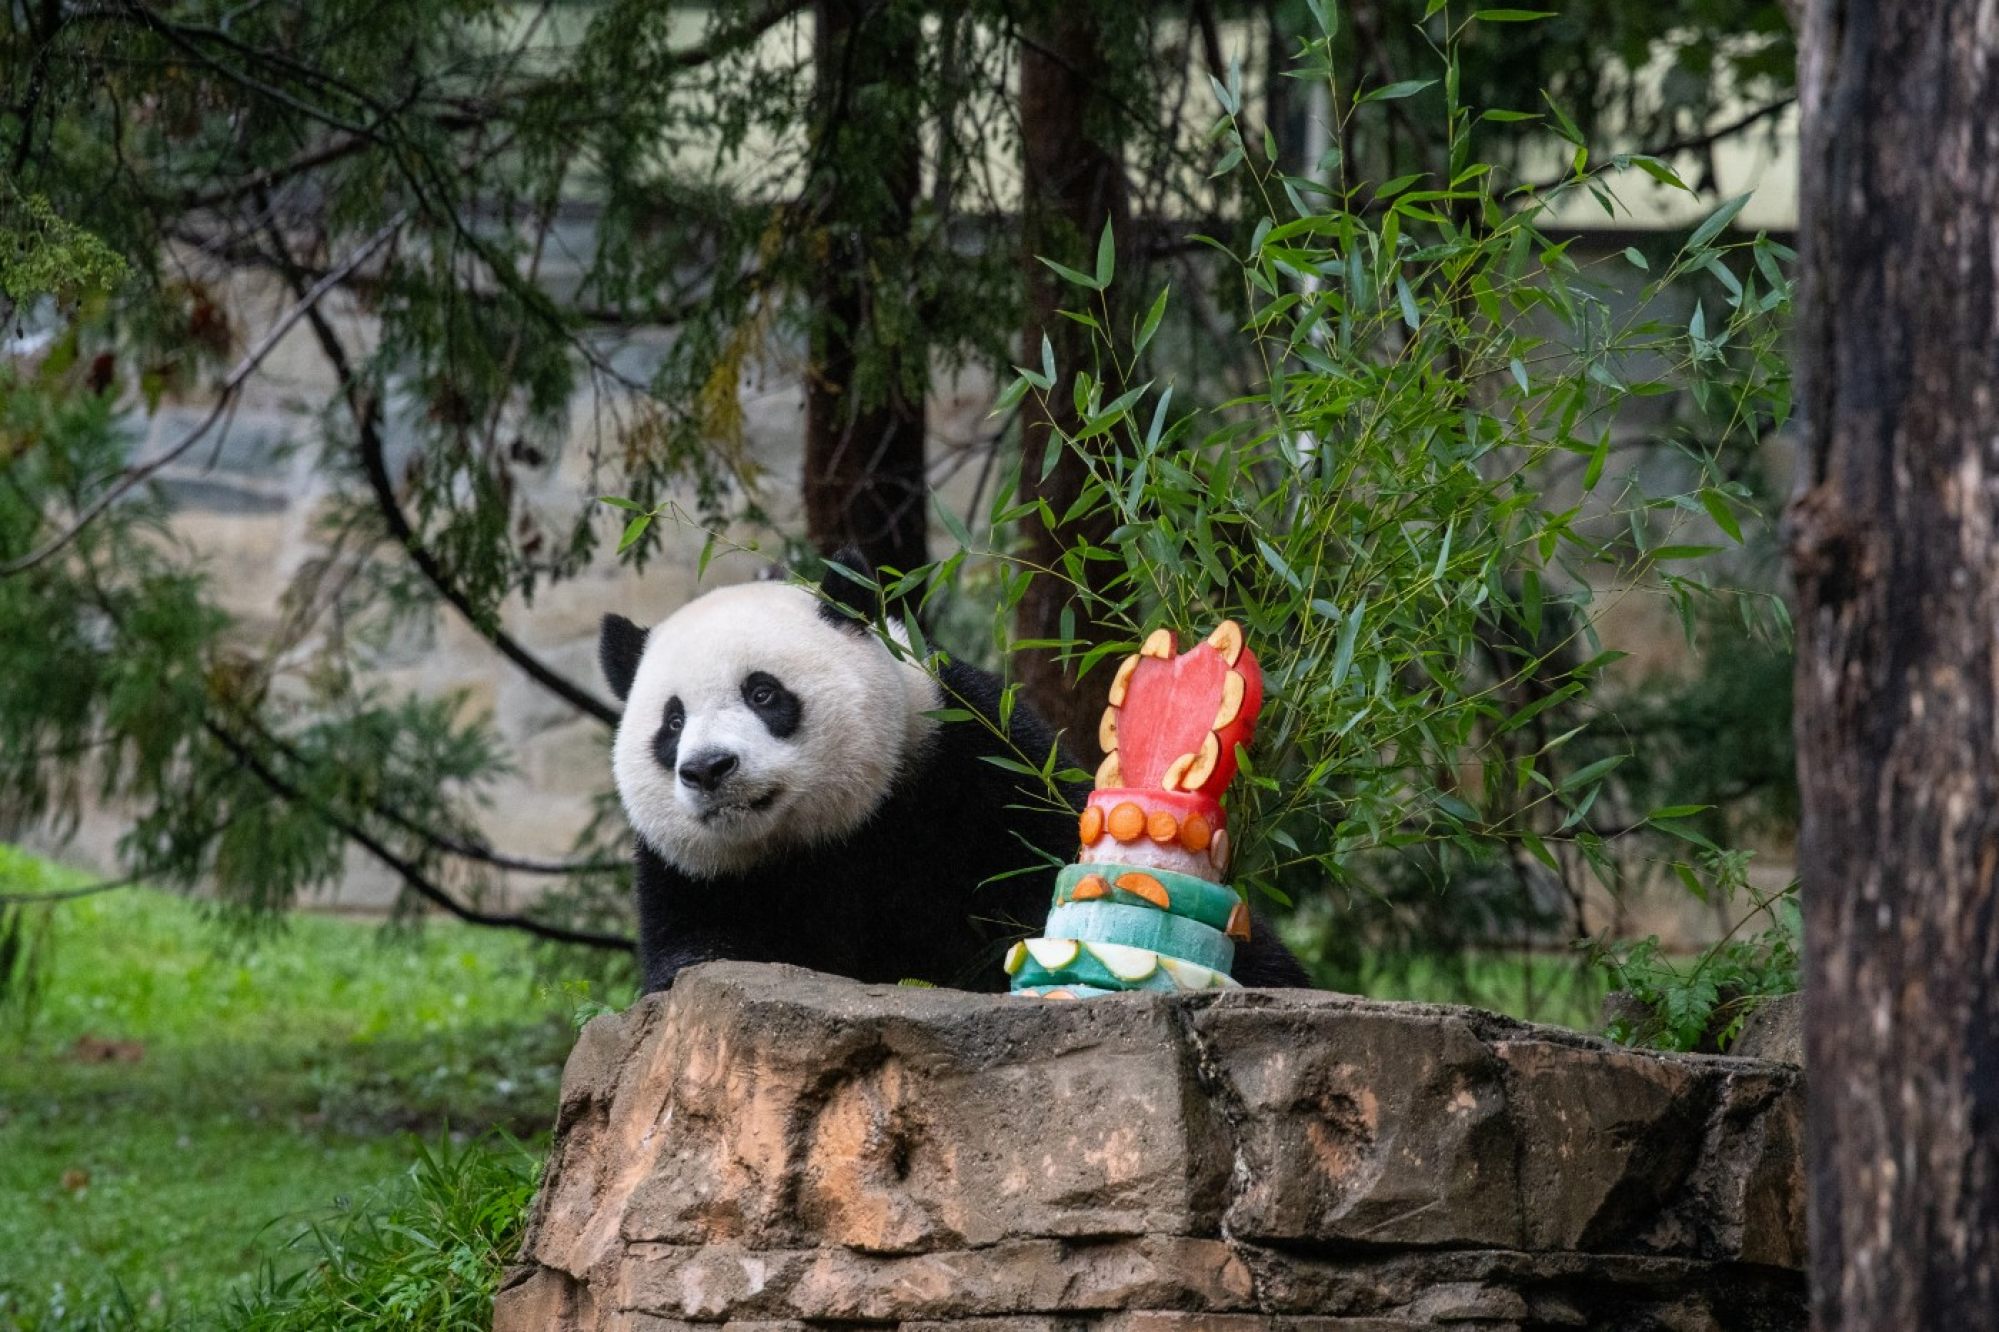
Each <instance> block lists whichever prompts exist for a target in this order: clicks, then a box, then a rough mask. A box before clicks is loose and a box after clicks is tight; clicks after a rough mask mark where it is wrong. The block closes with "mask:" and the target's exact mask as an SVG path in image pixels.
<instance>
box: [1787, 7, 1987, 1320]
mask: <svg viewBox="0 0 1999 1332" xmlns="http://www.w3.org/2000/svg"><path fill="white" fill-rule="evenodd" d="M1806 11H1807V12H1806V15H1805V23H1804V31H1803V41H1802V45H1801V59H1802V67H1801V70H1800V82H1801V85H1802V95H1803V113H1804V150H1803V158H1802V173H1801V182H1800V183H1801V192H1800V209H1801V223H1802V235H1803V255H1802V258H1803V280H1804V288H1803V317H1802V320H1801V327H1802V330H1803V332H1802V337H1801V341H1800V356H1799V373H1800V404H1801V407H1802V409H1803V415H1804V420H1805V422H1806V432H1805V433H1806V449H1805V452H1804V458H1803V460H1802V463H1801V467H1802V472H1801V476H1800V480H1799V491H1798V494H1797V496H1796V498H1795V499H1794V501H1793V506H1792V511H1791V515H1790V527H1791V531H1790V538H1791V546H1792V550H1791V555H1792V561H1793V569H1794V573H1795V576H1796V582H1797V591H1798V601H1799V611H1798V617H1797V618H1798V633H1799V638H1798V675H1797V737H1798V766H1799V777H1800V784H1801V788H1802V792H1801V793H1802V796H1803V806H1804V820H1803V827H1802V831H1801V838H1800V846H1799V868H1800V872H1801V874H1802V875H1803V880H1804V885H1805V893H1806V898H1805V910H1806V938H1807V945H1808V947H1807V961H1806V986H1805V990H1806V994H1807V995H1808V996H1809V1000H1808V1009H1807V1018H1806V1034H1805V1044H1806V1065H1807V1067H1808V1068H1810V1070H1811V1078H1810V1093H1809V1095H1810V1108H1809V1124H1810V1143H1811V1145H1810V1151H1809V1168H1810V1171H1811V1184H1812V1238H1813V1256H1812V1276H1813V1321H1814V1325H1815V1326H1816V1327H1818V1328H1821V1329H1826V1332H1833V1330H1835V1329H1861V1328H1867V1329H1880V1328H1895V1329H1908V1330H1913V1329H1927V1328H1971V1327H1999V919H1996V918H1995V905H1996V904H1999V896H1995V892H1994V872H1995V867H1999V651H1995V641H1994V635H1995V626H1999V544H1996V543H1995V539H1994V538H1995V530H1994V521H1995V516H1999V304H1995V299H1994V296H1995V286H1999V272H1996V271H1995V270H1999V226H1995V221H1994V216H1995V215H1994V210H1995V207H1999V4H1995V3H1994V0H1904V3H1899V4H1888V3H1870V2H1869V0H1812V3H1810V4H1809V5H1808V6H1806Z"/></svg>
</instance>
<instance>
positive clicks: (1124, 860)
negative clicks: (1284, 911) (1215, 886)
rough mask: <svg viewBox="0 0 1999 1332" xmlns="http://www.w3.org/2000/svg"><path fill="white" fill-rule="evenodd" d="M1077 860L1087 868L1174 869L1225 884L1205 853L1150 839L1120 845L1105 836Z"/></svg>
mask: <svg viewBox="0 0 1999 1332" xmlns="http://www.w3.org/2000/svg"><path fill="white" fill-rule="evenodd" d="M1076 860H1077V862H1078V863H1080V864H1084V865H1128V866H1131V867H1132V868H1133V869H1163V870H1173V871H1175V872H1176V873H1180V874H1191V875H1193V876H1194V877H1195V878H1197V879H1206V880H1207V881H1208V882H1209V883H1221V882H1223V879H1222V872H1221V871H1220V870H1218V869H1216V868H1215V863H1214V861H1212V860H1210V859H1209V858H1208V853H1207V852H1206V851H1189V850H1188V849H1187V848H1186V847H1184V846H1181V845H1180V844H1179V843H1177V842H1173V843H1169V844H1167V845H1165V846H1161V845H1160V844H1159V843H1157V842H1155V841H1153V840H1152V839H1151V838H1150V837H1140V838H1138V839H1137V840H1135V841H1130V842H1120V841H1118V840H1117V839H1116V838H1115V837H1112V836H1111V835H1110V834H1109V833H1106V834H1104V835H1103V836H1102V837H1099V838H1098V839H1097V841H1096V845H1094V846H1086V847H1084V848H1083V854H1082V855H1080V856H1077V857H1076Z"/></svg>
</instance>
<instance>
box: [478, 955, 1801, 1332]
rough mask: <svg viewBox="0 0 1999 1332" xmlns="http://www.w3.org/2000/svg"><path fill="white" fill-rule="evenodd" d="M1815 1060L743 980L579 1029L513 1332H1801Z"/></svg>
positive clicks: (737, 976)
mask: <svg viewBox="0 0 1999 1332" xmlns="http://www.w3.org/2000/svg"><path fill="white" fill-rule="evenodd" d="M1799 1078H1800V1074H1799V1073H1798V1071H1797V1070H1796V1069H1794V1068H1789V1067H1784V1066H1781V1065H1776V1064H1767V1063H1760V1062H1757V1061H1754V1060H1748V1059H1736V1058H1723V1057H1716V1056H1677V1057H1668V1056H1659V1055H1649V1054H1641V1053H1637V1052H1633V1051H1629V1050H1623V1049H1619V1048H1617V1047H1615V1046H1610V1045H1606V1044H1605V1043H1603V1042H1601V1041H1597V1040H1593V1039H1591V1038H1588V1037H1583V1036H1577V1035H1574V1034H1572V1033H1568V1032H1564V1031H1557V1030H1553V1029H1549V1028H1542V1027H1534V1026H1529V1025H1526V1024H1523V1023H1517V1022H1512V1021H1509V1020H1506V1019H1503V1018H1498V1017H1495V1016H1492V1015H1491V1014H1486V1013H1480V1012H1477V1011H1474V1010H1470V1009H1456V1008H1441V1007H1433V1006H1428V1005H1418V1004H1389V1003H1376V1002H1369V1001H1365V1000H1359V999H1350V998H1345V997H1342V996H1337V995H1327V994H1315V993H1309V992H1303V991H1236V992H1231V993H1223V994H1215V995H1202V996H1188V997H1165V996H1154V995H1129V996H1119V997H1116V998H1107V999H1098V1000H1091V1001H1088V1002H1083V1003H1067V1004H1065V1003H1046V1002H1035V1001H1029V1000H1022V999H1013V998H1006V997H992V996H981V995H969V994H959V993H955V992H950V991H942V990H925V989H900V988H895V987H882V986H863V985H857V984H854V983H851V982H847V981H841V980H835V979H833V978H830V977H825V976H819V975H815V974H813V973H810V972H805V971H799V970H797V969H795V968H789V967H769V966H751V965H745V964H739V963H717V964H712V965H709V966H705V967H700V968H697V969H695V970H693V971H689V972H685V973H683V974H682V976H681V978H680V980H679V982H678V984H677V985H676V986H675V988H674V990H673V992H672V994H671V995H670V996H655V997H653V998H651V999H648V1000H645V1001H643V1002H641V1003H640V1004H638V1005H636V1006H635V1007H634V1008H632V1010H631V1011H630V1012H628V1013H625V1014H622V1015H619V1016H615V1017H604V1018H599V1019H598V1020H596V1021H595V1022H593V1023H591V1024H590V1025H589V1026H588V1027H587V1028H585V1029H584V1032H583V1036H582V1038H581V1040H580V1041H579V1042H578V1044H577V1047H576V1051H575V1053H574V1054H573V1055H572V1056H571V1057H570V1061H569V1067H568V1070H567V1072H566V1073H565V1075H564V1079H563V1092H562V1107H561V1114H560V1119H559V1121H558V1125H557V1130H556V1141H555V1147H554V1150H553V1152H552V1154H551V1156H550V1159H549V1164H548V1172H547V1176H546V1182H545V1184H544V1187H543V1190H542V1194H541V1197H540V1198H539V1199H538V1200H537V1202H536V1205H535V1211H534V1216H533V1218H532V1220H531V1223H530V1226H529V1231H528V1236H527V1239H526V1241H525V1243H524V1245H523V1248H522V1253H521V1259H520V1264H519V1266H518V1267H517V1268H516V1269H515V1270H514V1271H513V1273H511V1274H510V1277H509V1279H508V1282H507V1284H506V1288H505V1289H504V1290H503V1291H502V1293H501V1296H500V1299H499V1304H498V1313H497V1323H496V1329H497V1332H547V1330H549V1329H564V1330H568V1329H585V1328H592V1329H594V1328H605V1329H620V1330H623V1332H666V1330H667V1329H674V1328H681V1327H687V1326H692V1325H695V1324H708V1325H713V1324H721V1323H726V1324H729V1325H730V1327H731V1328H744V1329H747V1328H752V1327H758V1328H761V1327H770V1328H776V1327H792V1326H798V1325H800V1324H801V1323H802V1322H804V1321H806V1320H810V1321H812V1322H815V1323H816V1322H847V1323H863V1322H864V1323H870V1324H881V1325H888V1324H896V1325H900V1326H901V1327H902V1328H904V1329H906V1330H907V1332H916V1330H917V1329H925V1330H928V1329H935V1330H936V1332H946V1330H947V1329H952V1328H962V1329H966V1332H1003V1330H1005V1329H1016V1328H1018V1329H1047V1332H1054V1330H1055V1329H1057V1328H1061V1329H1071V1328H1081V1327H1085V1326H1088V1327H1093V1328H1094V1327H1107V1328H1117V1329H1129V1330H1130V1332H1140V1329H1147V1330H1153V1332H1180V1330H1182V1329H1184V1330H1186V1332H1194V1330H1195V1329H1215V1330H1217V1332H1235V1330H1236V1329H1243V1330H1244V1332H1248V1330H1249V1329H1266V1328H1268V1329H1275V1328H1296V1329H1299V1332H1305V1330H1306V1329H1324V1330H1325V1332H1336V1330H1342V1329H1343V1330H1345V1332H1360V1330H1362V1329H1387V1328H1410V1327H1444V1326H1452V1327H1458V1326H1462V1327H1478V1328H1513V1327H1575V1328H1592V1329H1598V1330H1599V1332H1602V1330H1605V1329H1620V1328H1632V1329H1637V1328H1665V1329H1686V1330H1687V1332H1694V1330H1696V1329H1728V1328H1741V1329H1777V1328H1799V1327H1803V1326H1804V1288H1803V1280H1802V1276H1801V1274H1800V1269H1801V1267H1802V1264H1803V1260H1804V1206H1803V1177H1802V1172H1801V1169H1800V1156H1799V1134H1800V1123H1801V1115H1802V1103H1803V1089H1802V1085H1801V1083H1800V1081H1799Z"/></svg>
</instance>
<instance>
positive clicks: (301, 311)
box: [0, 210, 409, 578]
mask: <svg viewBox="0 0 1999 1332" xmlns="http://www.w3.org/2000/svg"><path fill="white" fill-rule="evenodd" d="M408 220H409V213H408V211H407V210H405V211H403V212H400V213H397V214H396V215H395V216H394V217H392V218H390V219H389V221H388V224H387V225H385V226H384V227H383V228H382V229H381V230H380V231H377V232H376V233H375V234H374V235H373V236H370V237H369V238H368V239H367V240H366V241H364V242H362V244H361V245H360V247H359V248H358V249H356V250H355V251H354V253H352V254H350V255H348V256H347V258H346V259H345V260H343V261H342V262H340V263H339V264H336V265H335V266H334V267H333V268H332V269H330V270H329V271H328V272H327V273H326V275H325V276H324V277H322V278H320V280H319V281H318V282H316V283H314V284H313V285H312V286H311V287H310V288H306V287H303V286H301V287H300V288H299V289H298V304H296V305H294V306H292V308H291V309H289V310H287V311H285V313H284V314H283V315H282V316H280V317H279V319H278V321H277V322H276V323H275V324H273V325H271V327H270V328H269V329H268V330H267V331H266V332H265V334H264V336H263V337H261V338H259V339H258V340H257V344H256V345H255V346H253V347H252V348H250V350H249V352H248V353H246V354H245V355H244V357H243V359H242V360H241V361H239V362H237V363H236V368H235V369H233V370H231V371H230V372H229V375H228V377H227V378H226V379H224V380H223V381H222V383H221V385H220V386H219V387H218V388H217V389H216V391H215V404H214V406H212V407H211V408H210V409H209V412H208V415H207V416H205V417H203V418H202V419H201V421H200V423H199V424H198V425H196V426H195V427H194V428H193V429H192V430H190V431H188V432H187V434H185V435H183V436H182V437H181V438H180V440H179V441H178V442H176V443H175V444H174V445H173V446H172V447H171V448H169V449H167V451H166V452H164V453H162V454H160V455H159V456H158V457H156V458H154V459H152V460H151V461H149V462H145V463H141V464H139V465H137V466H134V467H128V468H126V469H125V474H124V475H123V476H122V477H120V478H119V479H118V480H117V481H116V482H114V483H113V484H112V485H111V486H109V487H108V488H106V489H105V490H104V491H103V493H101V494H99V495H98V497H97V498H96V499H94V500H92V501H91V502H90V503H89V504H86V505H85V506H84V508H83V512H81V513H80V514H78V515H77V516H76V518H75V520H74V521H73V522H71V524H70V525H69V526H68V527H66V528H64V529H63V530H62V531H61V532H60V533H58V534H57V535H56V536H54V537H52V538H50V539H49V540H48V541H47V542H44V543H43V544H42V545H41V546H39V547H37V548H36V549H34V550H31V551H29V552H28V553H27V554H26V555H23V556H21V557H20V558H19V559H16V560H12V561H9V562H8V563H6V564H0V578H11V577H13V576H14V575H15V574H20V573H26V572H27V571H28V570H30V569H32V568H34V567H36V566H37V565H39V564H42V563H45V562H46V561H48V560H49V559H51V558H52V557H54V556H55V555H57V554H58V553H60V552H61V551H62V550H63V549H64V548H65V547H67V546H68V545H69V544H70V542H72V541H74V540H76V538H77V537H78V536H79V535H81V534H82V532H83V529H84V528H86V527H88V526H89V525H90V524H91V522H93V521H94V520H95V519H96V518H97V516H98V515H99V514H101V513H103V512H104V511H105V510H106V509H108V508H110V507H111V506H112V505H113V504H115V503H117V502H118V501H119V500H120V499H122V498H123V497H124V496H126V495H128V494H130V493H131V492H132V490H133V489H134V488H136V487H137V486H139V485H140V484H141V483H143V482H144V481H145V480H146V479H147V478H148V477H150V476H152V475H154V474H155V473H157V472H159V471H160V470H161V469H163V468H165V467H168V466H170V465H172V464H173V463H174V462H175V461H177V460H178V459H179V458H181V457H182V456H183V455H184V454H186V453H187V452H188V450H190V449H192V448H193V447H194V446H195V445H196V444H199V443H200V442H201V441H202V439H203V437H204V436H206V435H207V434H208V432H209V431H210V430H213V429H214V428H215V425H216V423H217V422H218V421H220V420H222V418H223V417H224V416H225V415H227V413H228V411H229V408H230V407H231V406H233V405H234V403H235V401H236V394H237V393H238V392H239V391H240V390H241V389H242V387H243V384H244V382H245V381H246V380H248V379H249V378H250V376H251V375H252V374H254V373H256V370H257V367H258V366H260V365H262V364H263V362H264V358H265V357H267V356H269V355H270V354H271V352H272V351H273V350H275V349H276V347H277V345H278V343H280V342H281V341H283V340H284V336H285V334H287V333H289V332H291V330H292V326H293V325H295V324H297V323H298V321H299V320H301V319H305V318H315V319H316V318H318V317H319V310H318V307H319V303H320V302H321V301H323V300H325V299H326V297H327V295H328V294H329V293H331V292H332V291H333V289H334V288H335V287H338V286H339V285H340V284H341V282H343V281H344V280H345V279H346V278H347V276H348V275H349V274H351V273H352V272H353V271H354V270H355V269H357V268H359V267H360V266H361V265H362V264H363V263H365V262H367V260H368V258H369V257H370V256H371V255H373V254H374V253H375V251H377V250H379V249H381V248H382V246H384V245H386V244H387V243H388V241H389V238H390V237H391V236H394V235H395V234H396V232H398V231H400V230H401V229H402V226H403V224H404V223H405V222H407V221H408Z"/></svg>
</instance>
